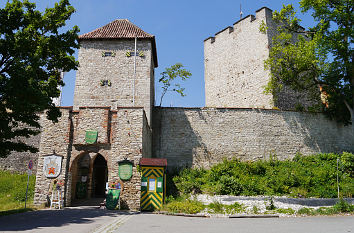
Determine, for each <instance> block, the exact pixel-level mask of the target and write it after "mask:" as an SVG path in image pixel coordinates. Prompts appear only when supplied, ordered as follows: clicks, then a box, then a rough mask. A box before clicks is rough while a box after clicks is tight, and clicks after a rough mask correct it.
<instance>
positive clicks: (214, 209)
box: [207, 201, 246, 215]
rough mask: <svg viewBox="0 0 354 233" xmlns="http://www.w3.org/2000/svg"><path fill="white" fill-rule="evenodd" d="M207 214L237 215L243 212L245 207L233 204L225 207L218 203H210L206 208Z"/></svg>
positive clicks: (236, 203)
mask: <svg viewBox="0 0 354 233" xmlns="http://www.w3.org/2000/svg"><path fill="white" fill-rule="evenodd" d="M207 209H208V212H209V213H211V214H228V215H230V214H237V213H242V212H244V211H245V209H246V208H245V206H243V205H242V204H240V203H238V202H235V203H234V204H232V205H225V204H222V203H220V202H218V201H215V202H212V203H210V204H209V205H208V206H207Z"/></svg>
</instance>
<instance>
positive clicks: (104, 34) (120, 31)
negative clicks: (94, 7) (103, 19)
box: [79, 19, 154, 39]
mask: <svg viewBox="0 0 354 233" xmlns="http://www.w3.org/2000/svg"><path fill="white" fill-rule="evenodd" d="M135 37H138V38H151V39H152V38H154V36H153V35H151V34H149V33H147V32H145V31H143V30H142V29H141V28H140V27H138V26H136V25H135V24H133V23H132V22H130V21H129V19H115V20H113V21H111V22H109V23H108V24H106V25H104V26H102V27H99V28H97V29H95V30H93V31H91V32H88V33H85V34H82V35H80V36H79V39H119V38H135Z"/></svg>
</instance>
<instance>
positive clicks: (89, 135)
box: [85, 130, 98, 144]
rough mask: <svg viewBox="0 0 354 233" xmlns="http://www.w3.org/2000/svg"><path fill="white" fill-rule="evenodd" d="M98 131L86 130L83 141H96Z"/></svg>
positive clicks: (88, 142)
mask: <svg viewBox="0 0 354 233" xmlns="http://www.w3.org/2000/svg"><path fill="white" fill-rule="evenodd" d="M97 136H98V132H97V131H95V130H86V135H85V141H86V143H87V144H94V143H96V142H97Z"/></svg>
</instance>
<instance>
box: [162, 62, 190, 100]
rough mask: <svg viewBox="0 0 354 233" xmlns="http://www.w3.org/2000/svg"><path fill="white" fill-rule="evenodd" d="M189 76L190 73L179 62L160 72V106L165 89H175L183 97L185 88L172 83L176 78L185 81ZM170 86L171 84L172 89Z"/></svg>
mask: <svg viewBox="0 0 354 233" xmlns="http://www.w3.org/2000/svg"><path fill="white" fill-rule="evenodd" d="M191 76H192V74H191V73H190V72H189V71H188V70H186V69H184V68H183V65H182V64H181V63H176V64H174V65H172V66H171V67H168V68H166V69H165V71H164V72H162V73H161V78H160V79H159V82H160V83H162V84H163V86H162V93H161V98H160V107H161V105H162V100H163V97H164V96H165V94H166V93H167V91H175V92H177V93H178V94H180V95H181V96H182V97H184V96H185V93H184V90H185V88H183V87H181V85H180V84H178V83H175V84H174V85H172V84H173V83H174V81H175V80H176V79H177V78H181V80H182V81H185V80H187V79H189V78H190V77H191ZM171 86H173V87H172V90H170V88H171Z"/></svg>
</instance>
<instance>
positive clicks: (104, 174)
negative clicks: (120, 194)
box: [92, 154, 108, 197]
mask: <svg viewBox="0 0 354 233" xmlns="http://www.w3.org/2000/svg"><path fill="white" fill-rule="evenodd" d="M107 181H108V169H107V161H106V160H105V158H104V157H103V156H102V155H100V154H97V156H96V158H95V161H94V163H93V173H92V188H93V190H92V191H93V192H92V197H104V196H105V193H106V182H107Z"/></svg>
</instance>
